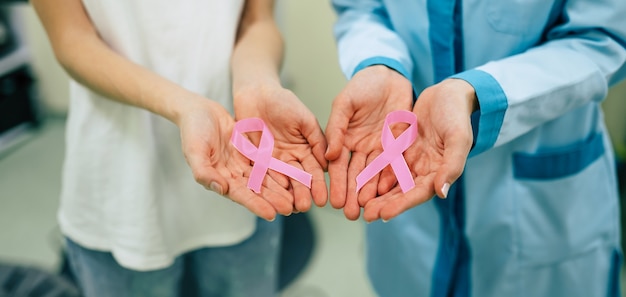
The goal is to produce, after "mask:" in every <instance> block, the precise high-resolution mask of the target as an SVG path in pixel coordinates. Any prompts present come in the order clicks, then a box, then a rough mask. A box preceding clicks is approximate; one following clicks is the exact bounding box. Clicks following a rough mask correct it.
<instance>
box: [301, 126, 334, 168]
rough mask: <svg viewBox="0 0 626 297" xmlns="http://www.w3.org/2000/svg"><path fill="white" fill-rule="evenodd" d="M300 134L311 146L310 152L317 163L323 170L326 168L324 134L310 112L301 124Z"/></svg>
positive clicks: (326, 145) (326, 146)
mask: <svg viewBox="0 0 626 297" xmlns="http://www.w3.org/2000/svg"><path fill="white" fill-rule="evenodd" d="M302 136H304V138H305V139H306V140H307V142H308V143H309V145H310V146H311V153H313V156H314V157H315V159H316V160H317V163H319V165H320V166H321V167H322V169H323V170H327V169H328V161H327V160H326V156H325V155H324V154H325V153H326V149H327V148H328V144H327V143H326V136H324V133H323V132H322V128H320V124H319V122H318V121H317V119H316V118H315V116H313V115H312V114H311V117H310V118H309V119H308V120H307V121H306V123H304V124H303V125H302Z"/></svg>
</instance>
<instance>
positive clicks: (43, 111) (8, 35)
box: [0, 0, 626, 297]
mask: <svg viewBox="0 0 626 297" xmlns="http://www.w3.org/2000/svg"><path fill="white" fill-rule="evenodd" d="M2 3H3V2H1V1H0V96H1V97H0V296H2V290H3V277H4V280H5V281H6V280H7V278H10V277H11V275H15V274H16V271H18V270H17V268H16V267H26V268H27V269H22V268H20V269H21V270H19V271H20V273H21V274H22V276H24V275H27V274H28V273H30V274H36V275H39V279H40V280H39V281H41V279H45V278H46V277H43V275H44V274H46V273H49V274H51V275H58V274H60V273H62V272H63V270H64V269H65V267H64V262H63V241H62V237H61V234H60V232H59V230H58V226H57V222H56V208H57V206H58V198H59V197H58V196H59V191H60V182H61V181H60V172H61V165H62V161H63V149H64V125H65V116H66V114H67V108H68V77H67V75H66V74H65V72H63V70H62V69H61V68H60V66H59V65H58V64H57V62H56V61H55V59H54V56H53V53H52V51H51V49H50V46H49V44H48V40H47V37H46V36H45V33H44V31H43V28H42V27H41V24H40V23H39V21H38V19H37V17H36V15H35V13H34V11H33V10H32V8H31V7H30V5H28V4H27V3H25V2H14V3H10V4H2ZM277 10H278V15H279V23H280V25H281V27H282V30H283V33H284V37H285V41H286V49H287V50H286V60H285V67H284V76H283V77H284V81H285V84H286V86H287V87H289V88H291V89H292V90H293V91H294V92H295V93H296V94H297V95H298V96H299V97H300V99H301V100H302V101H304V102H305V104H306V105H307V106H308V107H309V108H310V109H311V110H312V111H313V113H314V114H316V115H317V118H318V120H319V121H320V124H321V125H322V128H324V127H325V126H326V122H327V120H328V115H329V113H330V106H331V102H332V100H333V98H334V96H335V95H336V94H337V93H339V91H340V90H341V88H342V87H343V86H344V84H345V83H346V81H345V78H344V77H343V75H342V74H341V73H340V70H339V67H338V63H337V57H336V50H335V44H334V40H333V37H332V24H333V22H334V20H335V15H334V13H333V11H332V9H331V7H330V4H329V1H317V0H301V1H279V2H278V7H277ZM604 108H605V111H606V120H607V123H608V126H609V131H610V133H611V137H612V139H613V142H614V144H615V151H616V154H617V156H618V164H617V166H618V168H619V169H620V172H621V171H622V168H623V167H624V165H623V163H624V162H623V161H624V160H626V116H624V112H625V111H626V83H622V84H621V85H618V86H615V87H613V88H612V89H611V91H610V96H609V98H608V99H607V100H606V101H605V102H604ZM622 176H623V175H620V177H622ZM621 184H622V185H624V184H625V182H624V179H623V178H622V181H621ZM622 192H623V191H622ZM291 220H293V224H292V225H291V226H292V227H291V229H289V230H286V231H285V232H288V233H287V234H286V235H285V238H286V245H285V246H284V247H283V248H284V253H286V254H288V256H289V257H287V256H285V259H287V260H285V261H286V262H285V263H282V265H284V266H285V267H291V269H286V270H285V271H286V272H285V274H286V275H285V277H284V282H283V285H284V286H283V287H284V290H283V293H282V296H283V297H293V296H301V297H305V296H309V297H316V296H317V297H324V296H333V297H337V296H339V297H341V296H361V297H369V296H374V294H373V292H372V290H371V287H370V285H369V283H368V282H367V280H366V277H365V271H364V262H363V255H364V242H363V223H362V222H350V221H348V220H346V219H344V217H343V214H342V213H341V212H340V211H337V210H334V209H332V208H330V207H325V208H319V209H314V210H312V211H311V212H310V213H308V214H306V215H299V216H293V218H292V219H291ZM3 264H4V265H5V266H4V268H3V266H2V265H3ZM28 269H31V270H28ZM29 271H30V272H29ZM13 277H14V276H13ZM35 281H37V280H35ZM7 284H8V282H6V283H5V284H4V285H5V286H6V285H7ZM5 289H6V288H5ZM42 296H43V295H42ZM625 296H626V295H625Z"/></svg>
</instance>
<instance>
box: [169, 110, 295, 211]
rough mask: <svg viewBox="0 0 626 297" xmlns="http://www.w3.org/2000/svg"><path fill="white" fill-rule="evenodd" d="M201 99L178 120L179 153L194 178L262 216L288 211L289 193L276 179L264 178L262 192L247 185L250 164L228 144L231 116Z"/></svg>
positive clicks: (290, 200) (231, 125)
mask: <svg viewBox="0 0 626 297" xmlns="http://www.w3.org/2000/svg"><path fill="white" fill-rule="evenodd" d="M203 101H205V102H203V103H202V104H200V105H196V106H194V108H192V109H190V111H189V112H187V113H186V114H185V115H184V117H183V118H182V119H181V120H180V122H179V128H180V133H181V140H182V147H183V153H184V155H185V158H186V160H187V163H188V164H189V166H190V167H191V170H192V171H193V174H194V177H195V179H196V181H197V182H198V183H200V184H201V185H203V186H205V187H206V188H207V189H210V190H212V191H215V192H217V193H219V194H221V195H224V196H227V197H229V198H230V199H231V200H233V201H234V202H237V203H239V204H241V205H243V206H244V207H246V208H247V209H249V210H250V211H251V212H253V213H254V214H256V215H257V216H259V217H261V218H264V219H266V220H273V219H274V218H275V217H276V214H277V213H278V214H283V215H287V214H290V213H292V211H293V207H292V198H291V195H290V193H289V192H288V191H287V190H286V189H284V188H283V187H282V186H281V185H280V184H278V183H277V182H276V181H274V180H272V179H266V180H265V181H264V183H263V189H262V193H263V195H258V194H256V193H254V192H253V191H251V190H249V189H248V188H247V183H248V176H249V174H250V171H251V169H252V165H251V164H250V160H248V159H246V158H245V157H244V156H242V155H241V154H239V152H237V151H236V149H235V148H234V147H233V146H232V145H231V144H230V140H229V139H230V135H231V133H232V129H233V127H234V119H233V118H232V116H231V115H230V114H229V113H228V112H227V111H226V110H225V109H224V108H223V107H222V106H220V105H219V104H217V103H216V102H213V101H210V100H203Z"/></svg>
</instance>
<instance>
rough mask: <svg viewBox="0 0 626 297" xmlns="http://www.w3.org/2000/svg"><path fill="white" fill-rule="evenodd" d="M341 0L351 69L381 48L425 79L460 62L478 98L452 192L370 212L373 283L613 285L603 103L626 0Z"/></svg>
mask: <svg viewBox="0 0 626 297" xmlns="http://www.w3.org/2000/svg"><path fill="white" fill-rule="evenodd" d="M333 5H334V8H335V10H336V12H337V14H338V20H337V23H336V25H335V35H336V38H337V46H338V51H339V59H340V64H341V67H342V70H343V71H344V73H345V75H346V76H347V77H348V78H350V77H352V76H353V75H354V73H356V72H357V71H359V70H361V69H363V68H364V67H367V66H371V65H377V64H382V65H386V66H387V67H390V68H392V69H395V70H396V71H398V72H400V73H401V74H403V75H404V76H405V77H407V78H408V79H409V80H411V81H412V83H413V86H414V89H415V91H416V93H417V94H419V92H421V91H422V90H423V89H424V88H426V87H428V86H431V85H433V84H435V83H437V82H439V81H441V80H443V79H446V78H449V77H456V78H460V79H464V80H466V81H468V82H469V83H470V84H472V85H473V86H474V88H475V89H476V94H477V97H478V101H479V104H480V111H479V112H476V113H475V114H474V115H473V117H472V126H473V130H474V137H475V139H474V146H473V148H472V151H471V152H470V158H469V159H468V161H467V165H466V168H465V172H464V174H463V176H462V177H461V179H460V180H459V181H458V182H457V183H455V185H454V186H453V187H452V189H451V190H450V194H449V199H446V200H440V199H432V200H431V201H429V202H427V203H425V204H423V205H420V206H418V207H415V208H413V209H411V210H409V211H407V212H405V213H404V214H402V215H400V216H399V217H397V218H395V219H393V220H391V221H389V222H388V223H382V222H376V223H372V224H369V225H368V226H367V269H368V275H369V277H370V280H371V282H372V284H373V286H374V288H375V290H376V292H377V293H378V294H380V296H385V297H402V296H441V297H449V296H477V297H485V296H507V297H508V296H524V297H526V296H584V297H590V296H603V297H604V296H619V284H618V275H619V268H620V263H621V262H620V261H621V260H620V259H621V251H620V226H619V221H620V220H619V204H618V203H619V201H618V193H617V182H616V174H615V169H614V156H613V153H612V149H611V148H612V146H611V143H610V140H609V138H608V134H607V130H606V127H605V125H604V120H603V114H602V110H601V108H600V103H601V101H602V100H603V99H604V98H605V96H606V95H607V91H608V88H609V86H611V85H613V84H615V83H617V82H619V81H620V80H622V79H623V78H624V77H625V76H626V66H625V61H626V1H624V0H571V1H566V0H525V1H520V0H517V1H515V0H483V1H479V0H463V1H461V0H414V1H409V0H406V1H403V0H378V1H376V0H358V1H357V0H333ZM624 112H626V111H624ZM441 116H442V117H445V116H446V115H441ZM418 121H419V119H418Z"/></svg>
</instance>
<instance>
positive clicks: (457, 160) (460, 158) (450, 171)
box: [434, 137, 472, 198]
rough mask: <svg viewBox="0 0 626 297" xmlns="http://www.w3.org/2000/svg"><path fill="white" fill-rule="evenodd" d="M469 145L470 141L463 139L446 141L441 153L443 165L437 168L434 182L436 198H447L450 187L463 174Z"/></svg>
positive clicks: (456, 138) (452, 138)
mask: <svg viewBox="0 0 626 297" xmlns="http://www.w3.org/2000/svg"><path fill="white" fill-rule="evenodd" d="M471 145H472V144H471V140H469V141H468V140H467V139H464V138H463V137H449V138H448V139H446V142H445V148H444V152H443V160H444V163H443V164H442V165H441V166H439V169H438V170H437V174H436V176H435V181H434V187H435V191H436V194H437V196H439V197H441V198H446V197H447V196H448V190H449V189H450V185H452V184H453V183H454V182H455V181H456V180H457V179H458V178H459V176H461V174H462V173H463V169H464V168H465V162H466V160H467V155H468V154H469V150H470V148H471Z"/></svg>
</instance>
